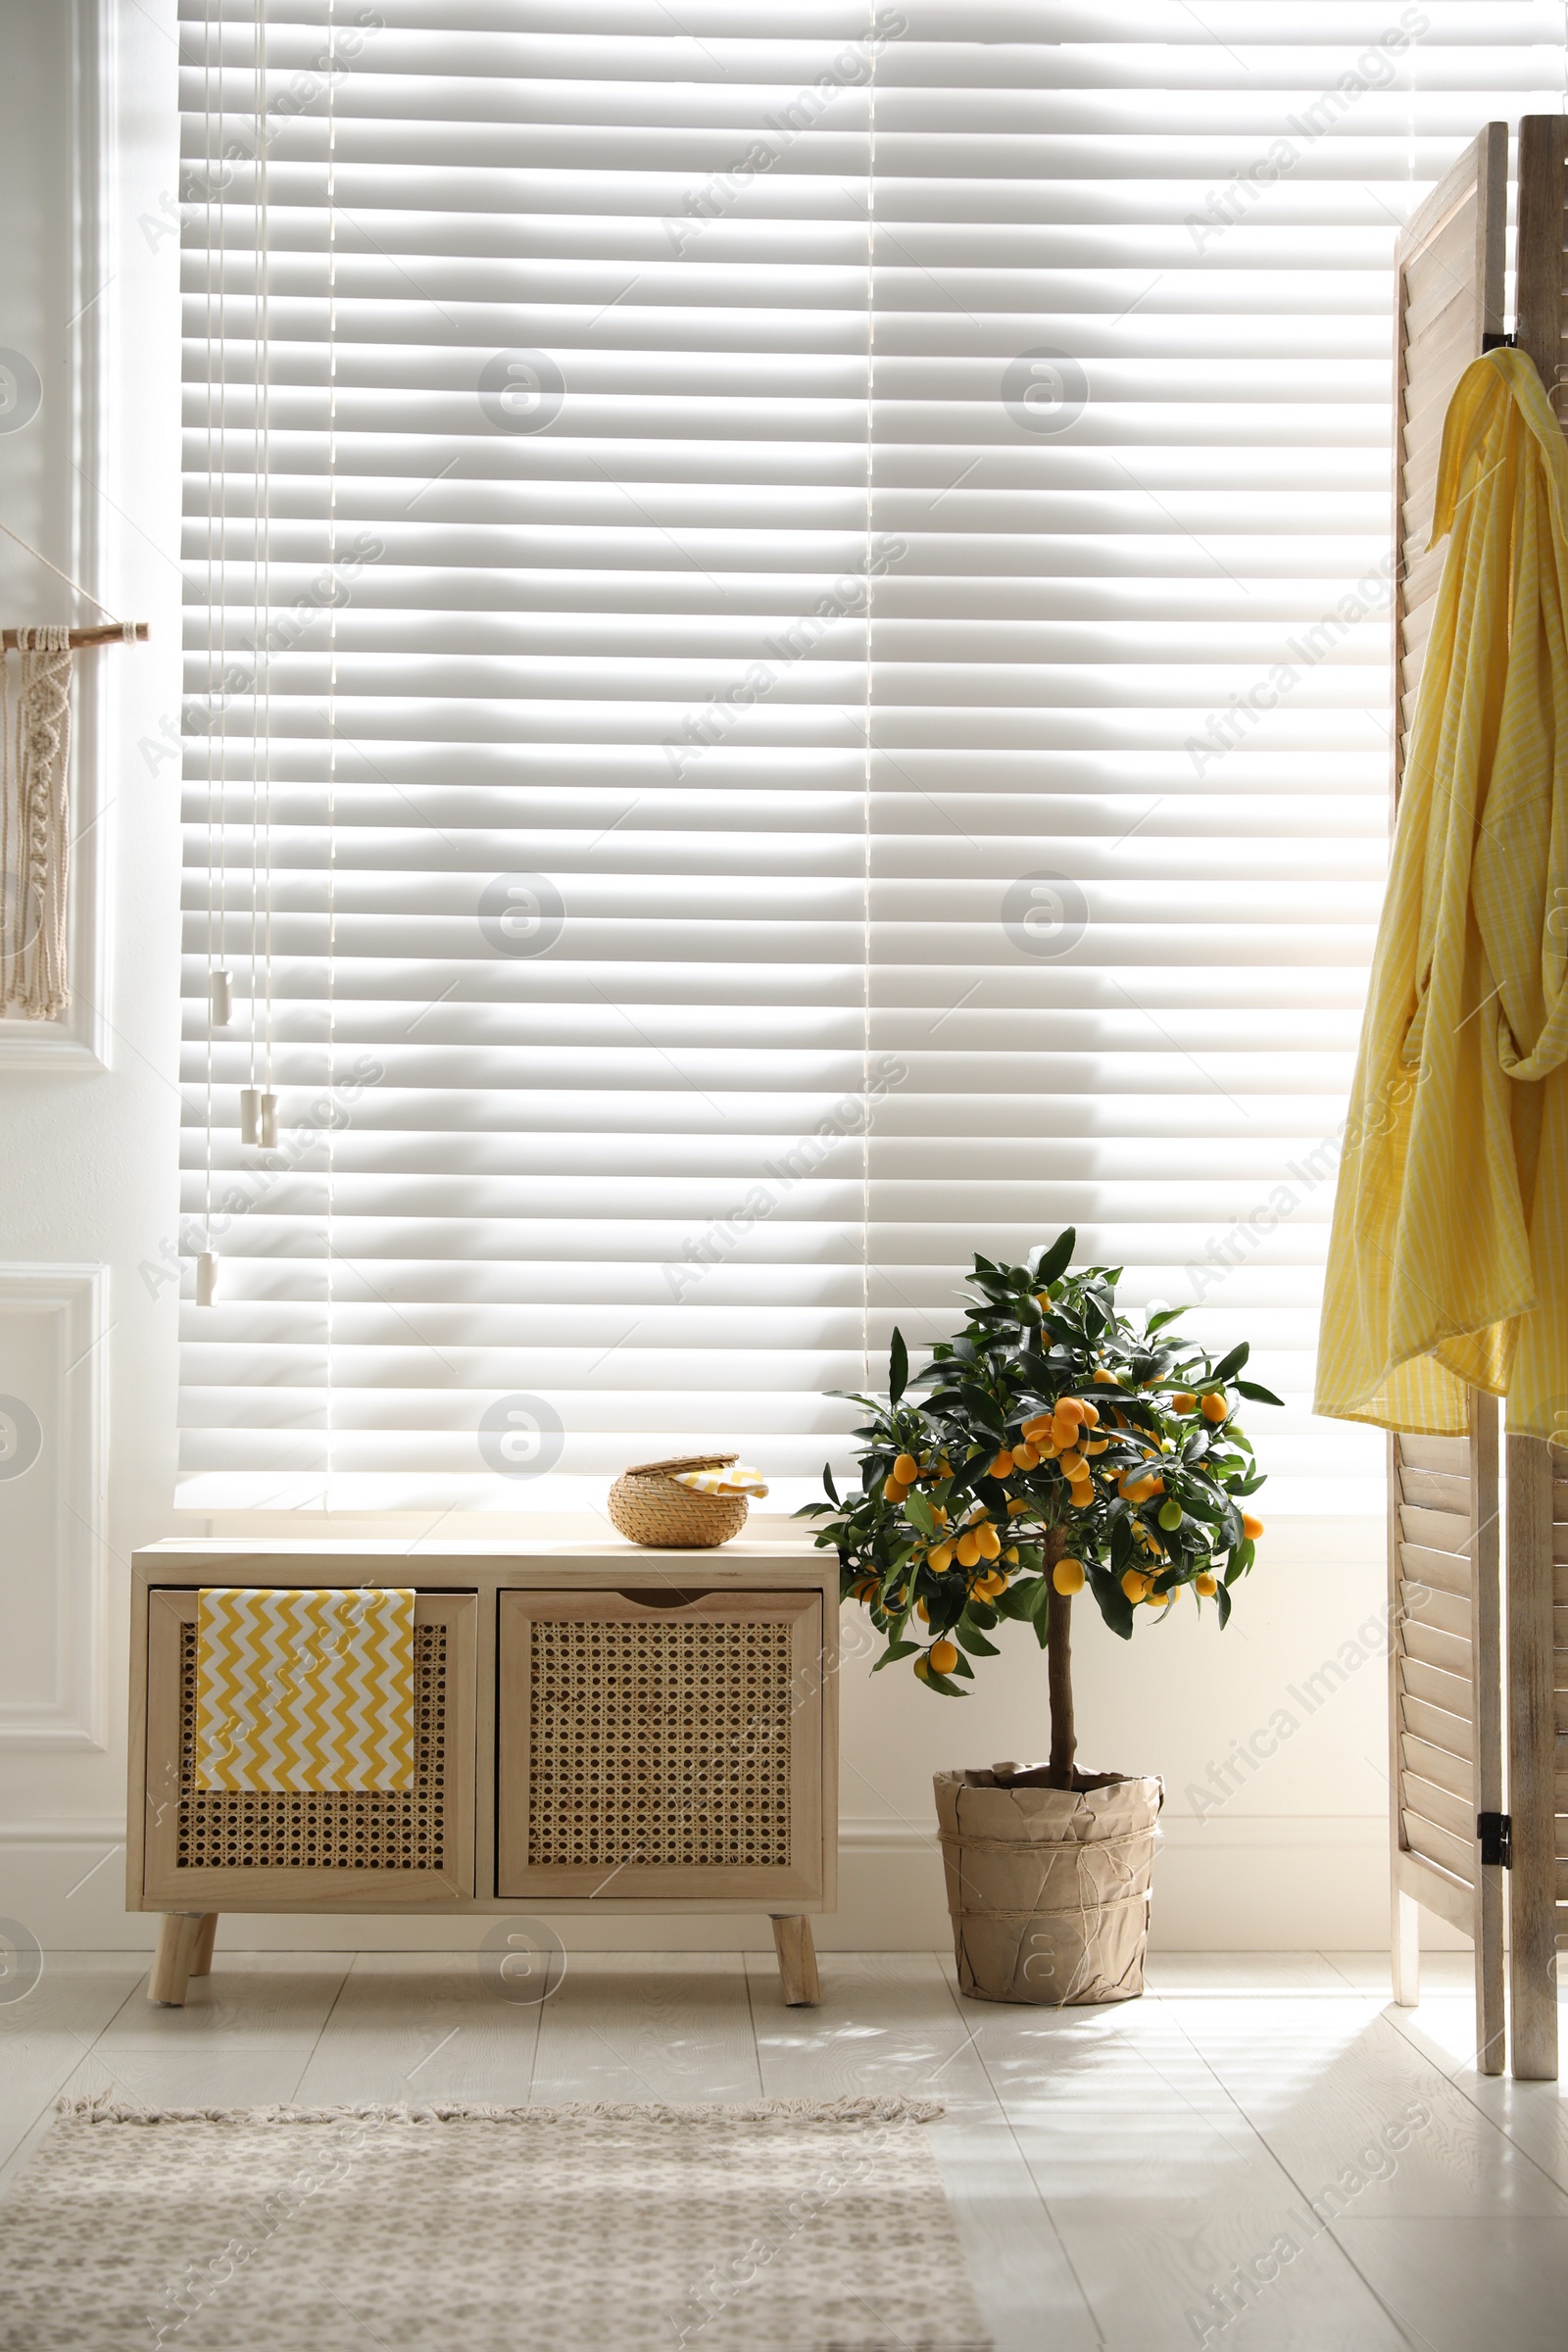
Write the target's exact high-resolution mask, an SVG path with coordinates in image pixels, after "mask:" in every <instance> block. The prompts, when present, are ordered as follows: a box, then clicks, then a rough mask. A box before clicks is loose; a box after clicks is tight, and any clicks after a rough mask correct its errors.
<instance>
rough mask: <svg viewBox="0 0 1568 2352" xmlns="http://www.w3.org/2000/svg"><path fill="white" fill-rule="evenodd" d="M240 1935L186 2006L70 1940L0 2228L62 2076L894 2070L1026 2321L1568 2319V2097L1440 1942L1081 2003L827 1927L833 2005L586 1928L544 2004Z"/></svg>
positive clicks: (1468, 2348)
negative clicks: (1395, 1962)
mask: <svg viewBox="0 0 1568 2352" xmlns="http://www.w3.org/2000/svg"><path fill="white" fill-rule="evenodd" d="M227 1925H228V1923H227V1922H225V1923H224V1926H225V1927H227ZM222 1936H223V1931H222V1930H220V1942H219V1952H218V1962H217V1968H216V1971H215V1974H214V1975H213V1976H212V1977H211V1978H210V1979H209V1980H207V1981H206V1982H205V1983H198V1984H196V1985H192V1987H191V1998H190V2003H189V2005H188V2007H187V2008H186V2009H184V2010H183V2011H180V2010H168V2009H152V2008H150V2007H149V2006H148V2003H147V2000H146V1978H145V1973H144V1972H143V1971H142V1970H141V1969H140V1968H138V1967H137V1965H136V1964H135V1961H134V1959H133V1958H131V1957H126V1956H121V1955H117V1954H108V1953H92V1954H74V1955H73V1954H51V1955H50V1956H49V1958H48V1962H47V1966H46V1969H45V1973H44V1976H43V1978H42V1980H41V1982H40V1983H39V1984H38V1985H36V1986H35V1988H34V1989H33V1991H32V1992H31V1993H29V1994H28V1996H27V1997H26V1998H25V2000H22V2001H18V2002H14V2003H13V2004H11V2005H10V2006H0V2246H3V2221H4V2205H3V2196H4V2190H5V2187H6V2185H7V2184H8V2183H10V2182H11V2181H14V2180H15V2179H16V2178H17V2177H18V2174H19V2172H20V2170H21V2168H22V2167H23V2166H24V2165H25V2163H26V2161H27V2157H28V2154H29V2152H30V2150H31V2149H32V2147H34V2146H35V2145H36V2143H37V2141H38V2139H39V2138H40V2137H41V2136H42V2134H43V2133H44V2132H45V2131H47V2130H48V2127H49V2115H50V2111H51V2109H52V2105H53V2102H54V2100H55V2098H56V2097H57V2096H58V2094H59V2093H60V2092H61V2091H62V2090H69V2091H73V2092H80V2091H95V2090H98V2089H101V2088H114V2089H116V2090H118V2091H120V2092H122V2093H123V2094H125V2095H127V2096H128V2097H130V2098H133V2099H136V2100H140V2101H146V2102H158V2103H164V2104H172V2105H180V2104H187V2103H201V2104H223V2105H243V2104H252V2103H262V2102H267V2101H272V2100H309V2101H312V2102H317V2101H339V2100H341V2101H345V2102H352V2101H360V2100H396V2099H404V2098H417V2097H420V2096H425V2095H429V2094H431V2093H436V2094H440V2095H442V2096H447V2097H456V2098H474V2099H482V2100H500V2101H521V2100H525V2099H538V2100H560V2099H579V2098H586V2099H599V2098H611V2099H744V2098H752V2097H756V2096H757V2095H758V2094H759V2093H763V2094H770V2095H783V2096H799V2095H837V2094H838V2093H841V2092H845V2091H868V2090H884V2089H893V2090H900V2091H906V2092H908V2093H911V2094H914V2095H918V2096H921V2097H927V2096H934V2097H940V2098H942V2099H944V2100H945V2101H946V2102H947V2110H948V2112H947V2115H946V2118H945V2120H944V2121H943V2122H942V2123H940V2124H938V2125H936V2126H934V2127H933V2138H934V2144H935V2147H936V2150H937V2153H938V2157H939V2161H940V2163H941V2165H942V2169H943V2173H944V2176H945V2178H946V2180H947V2183H948V2188H949V2193H950V2195H951V2198H952V2201H953V2205H954V2209H955V2213H956V2218H957V2224H958V2229H959V2233H960V2236H961V2238H962V2241H963V2244H964V2247H965V2250H966V2253H967V2255H968V2259H969V2263H970V2267H971V2270H972V2273H973V2277H974V2282H975V2286H976V2289H977V2291H978V2294H979V2298H980V2304H981V2308H982V2310H983V2311H984V2313H985V2315H986V2319H987V2322H988V2324H989V2326H990V2327H992V2329H993V2330H994V2332H995V2336H996V2342H997V2345H998V2348H999V2352H1025V2348H1026V2347H1027V2348H1028V2352H1035V2348H1036V2347H1039V2348H1040V2352H1045V2348H1047V2347H1049V2348H1050V2352H1081V2348H1085V2347H1088V2346H1092V2345H1106V2346H1110V2347H1114V2348H1115V2352H1123V2348H1125V2352H1165V2348H1166V2347H1170V2348H1171V2352H1175V2348H1176V2347H1179V2346H1191V2345H1193V2344H1197V2343H1200V2342H1205V2341H1206V2342H1207V2343H1210V2344H1219V2345H1223V2346H1225V2347H1227V2352H1230V2348H1231V2347H1237V2348H1238V2352H1251V2348H1254V2347H1263V2346H1268V2347H1274V2346H1292V2347H1297V2346H1299V2347H1301V2352H1385V2348H1389V2352H1392V2348H1393V2347H1396V2346H1399V2345H1414V2346H1419V2347H1422V2348H1423V2352H1428V2348H1429V2352H1477V2347H1485V2352H1564V2347H1565V2346H1568V2098H1564V2097H1563V2096H1562V2095H1560V2091H1559V2086H1558V2085H1557V2084H1555V2083H1534V2084H1514V2083H1510V2082H1506V2081H1502V2082H1496V2081H1494V2082H1484V2081H1482V2080H1481V2079H1479V2078H1478V2077H1477V2075H1476V2073H1475V2071H1474V2067H1473V2064H1472V2062H1471V2060H1472V2046H1473V2043H1472V2030H1471V2001H1470V1995H1469V1987H1468V1965H1469V1964H1468V1959H1467V1957H1462V1956H1455V1957H1447V1956H1445V1957H1443V1958H1437V1959H1432V1958H1429V1960H1428V1963H1427V1969H1426V1976H1425V1982H1424V1998H1423V2001H1422V2005H1421V2007H1420V2009H1419V2010H1416V2011H1400V2010H1397V2009H1394V2008H1392V2007H1391V2006H1389V2003H1388V1972H1387V1964H1386V1962H1385V1961H1383V1960H1382V1959H1380V1958H1377V1957H1362V1956H1359V1955H1347V1954H1344V1953H1338V1954H1332V1955H1329V1954H1312V1953H1307V1954H1301V1955H1263V1956H1250V1955H1242V1956H1228V1957H1226V1956H1221V1957H1212V1958H1211V1957H1199V1956H1175V1957H1166V1958H1164V1959H1162V1960H1155V1961H1152V1963H1151V1970H1150V1976H1151V1989H1150V1993H1149V1996H1148V1997H1147V1998H1146V1999H1144V2000H1142V2001H1137V2002H1130V2003H1127V2004H1125V2005H1123V2006H1121V2007H1118V2008H1112V2009H1075V2010H1068V2011H1065V2012H1054V2011H1050V2010H1043V2009H1022V2008H1018V2009H1014V2008H1003V2007H998V2006H994V2005H991V2004H988V2003H980V2002H967V2001H964V2000H961V1999H960V1998H959V1997H958V1995H957V1992H956V1988H955V1985H954V1983H953V1975H952V1966H951V1962H950V1960H949V1959H948V1958H947V1956H946V1955H937V1954H930V1955H928V1954H925V1953H912V1954H911V1953H901V1954H893V1955H888V1956H875V1955H868V1954H829V1955H827V1956H826V1958H825V1959H824V1961H823V1964H822V1975H823V1993H824V1997H823V2003H822V2006H821V2008H820V2009H817V2010H800V2009H797V2010H786V2009H785V2008H783V2007H782V2005H781V2003H780V1999H779V1992H778V1981H777V1977H776V1975H775V1973H774V1970H773V1966H772V1963H771V1961H770V1960H763V1959H761V1958H759V1957H756V1956H752V1955H747V1956H745V1957H743V1956H742V1955H740V1954H700V1953H670V1954H658V1953H654V1954H647V1955H635V1956H633V1955H627V1954H618V1953H617V1954H606V1953H600V1954H582V1955H578V1956H575V1957H574V1958H573V1959H572V1960H571V1962H570V1964H569V1966H568V1968H567V1970H566V1973H565V1976H564V1980H563V1981H562V1983H561V1985H560V1987H559V1990H557V1991H556V1992H555V1993H554V1994H553V1996H552V1997H551V1998H550V1999H549V2000H548V2001H546V2002H545V2003H544V2004H543V2005H542V2006H540V2007H524V2006H518V2005H514V2004H513V2003H510V2002H508V2001H504V2000H502V1999H501V1998H499V1997H498V1996H497V1994H496V1993H495V1991H494V1990H493V1989H492V1988H491V1985H489V1984H488V1983H487V1982H486V1980H485V1979H484V1978H483V1977H482V1976H481V1974H480V1971H479V1967H478V1964H477V1962H476V1961H475V1959H474V1958H473V1957H471V1956H468V1955H458V1954H451V1953H439V1954H437V1953H430V1954H407V1953H398V1954H388V1953H376V1954H362V1955H361V1956H359V1957H358V1958H351V1957H350V1956H349V1955H345V1954H342V1953H322V1954H300V1953H280V1952H273V1953H253V1954H243V1953H238V1952H236V1951H234V1950H232V1949H225V1948H224V1945H223V1940H222ZM1565 2024H1568V2020H1565ZM1564 2046H1565V2048H1568V2037H1565V2045H1564ZM1330 2189H1333V2190H1335V2191H1336V2193H1335V2194H1334V2195H1333V2196H1330V2197H1327V2198H1325V2195H1324V2193H1323V2192H1324V2191H1325V2190H1330ZM1307 2200H1313V2201H1314V2202H1315V2205H1316V2207H1317V2209H1318V2211H1319V2213H1321V2214H1322V2215H1323V2217H1324V2219H1323V2220H1322V2221H1316V2220H1314V2217H1313V2213H1312V2211H1311V2209H1310V2208H1309V2206H1308V2204H1307V2202H1306V2201H1307ZM1331 2213H1332V2214H1333V2216H1334V2217H1335V2218H1333V2219H1329V2218H1328V2217H1329V2216H1330V2214H1331ZM1287 2240H1289V2241H1290V2243H1291V2247H1292V2249H1293V2250H1291V2251H1289V2252H1287V2248H1286V2244H1285V2242H1284V2241H1287ZM1238 2266H1244V2267H1249V2268H1250V2269H1251V2272H1252V2277H1251V2280H1250V2284H1249V2285H1247V2286H1246V2287H1245V2288H1244V2287H1242V2286H1240V2285H1239V2284H1238ZM0 2275H3V2258H0ZM1216 2297H1218V2298H1219V2299H1218V2300H1216V2299H1215V2298H1216ZM1227 2298H1228V2299H1227ZM0 2307H3V2306H0ZM1227 2313H1229V2314H1230V2315H1231V2316H1230V2317H1228V2318H1227ZM518 2340H519V2343H521V2342H522V2341H524V2340H525V2338H524V2337H522V2336H519V2339H518ZM28 2352H50V2348H49V2347H47V2346H38V2347H29V2348H28ZM606 2352H613V2347H607V2348H606Z"/></svg>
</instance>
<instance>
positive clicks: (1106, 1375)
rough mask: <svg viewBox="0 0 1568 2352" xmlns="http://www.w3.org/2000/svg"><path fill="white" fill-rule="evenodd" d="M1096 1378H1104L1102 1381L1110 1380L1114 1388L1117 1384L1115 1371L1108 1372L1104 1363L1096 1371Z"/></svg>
mask: <svg viewBox="0 0 1568 2352" xmlns="http://www.w3.org/2000/svg"><path fill="white" fill-rule="evenodd" d="M1095 1378H1096V1379H1097V1380H1102V1381H1109V1383H1110V1385H1111V1387H1112V1388H1114V1387H1115V1386H1116V1375H1115V1373H1114V1372H1107V1371H1106V1370H1105V1367H1104V1365H1103V1364H1102V1365H1101V1366H1100V1368H1099V1370H1098V1371H1097V1372H1096V1374H1095Z"/></svg>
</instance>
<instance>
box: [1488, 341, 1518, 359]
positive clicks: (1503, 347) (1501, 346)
mask: <svg viewBox="0 0 1568 2352" xmlns="http://www.w3.org/2000/svg"><path fill="white" fill-rule="evenodd" d="M1515 348H1516V346H1515V344H1514V339H1513V337H1512V335H1483V336H1482V338H1481V356H1482V358H1483V359H1485V358H1486V356H1487V354H1488V352H1489V351H1512V350H1514V349H1515Z"/></svg>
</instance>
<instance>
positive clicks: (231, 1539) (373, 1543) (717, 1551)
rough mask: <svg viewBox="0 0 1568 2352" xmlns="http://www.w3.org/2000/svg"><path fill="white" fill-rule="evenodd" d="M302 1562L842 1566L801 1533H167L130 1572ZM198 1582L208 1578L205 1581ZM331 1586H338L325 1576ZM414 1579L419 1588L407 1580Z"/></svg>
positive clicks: (737, 1572) (683, 1571) (723, 1572)
mask: <svg viewBox="0 0 1568 2352" xmlns="http://www.w3.org/2000/svg"><path fill="white" fill-rule="evenodd" d="M307 1563H311V1564H315V1565H317V1566H319V1568H321V1569H323V1570H326V1571H331V1570H333V1569H336V1570H338V1571H339V1572H340V1573H341V1572H342V1571H345V1570H351V1569H358V1568H373V1569H374V1570H375V1571H376V1572H377V1581H382V1582H384V1581H386V1578H385V1571H386V1570H387V1569H388V1568H390V1567H393V1566H396V1567H399V1568H407V1569H411V1570H415V1571H417V1572H420V1573H425V1574H428V1573H429V1572H431V1571H436V1570H438V1571H441V1572H443V1573H445V1574H447V1575H454V1574H455V1575H460V1576H467V1577H470V1578H472V1577H478V1578H479V1579H481V1580H482V1581H483V1582H485V1583H487V1584H488V1583H490V1582H492V1581H495V1580H496V1578H497V1575H498V1572H501V1573H502V1574H504V1572H505V1571H507V1570H509V1569H510V1570H513V1571H515V1572H523V1573H530V1574H531V1573H537V1572H538V1571H540V1570H551V1571H564V1572H565V1573H568V1574H570V1573H572V1572H578V1573H590V1574H595V1575H603V1574H606V1573H609V1574H612V1575H613V1576H616V1577H621V1578H625V1579H627V1580H628V1581H630V1580H632V1579H635V1580H636V1581H638V1582H639V1583H641V1584H647V1585H652V1584H662V1583H664V1582H674V1583H680V1584H688V1583H690V1582H691V1581H692V1580H693V1579H694V1578H697V1579H704V1580H709V1581H711V1582H713V1583H723V1584H729V1583H732V1582H736V1581H739V1580H742V1579H744V1578H746V1577H748V1576H753V1577H755V1576H757V1575H759V1574H761V1573H767V1572H771V1573H772V1574H774V1575H778V1574H781V1573H784V1574H789V1575H791V1576H794V1577H796V1578H803V1579H805V1580H807V1581H810V1582H818V1581H820V1580H821V1578H822V1577H823V1575H824V1574H825V1573H826V1572H827V1571H829V1570H832V1572H833V1573H834V1575H835V1577H836V1575H837V1568H838V1563H837V1560H836V1559H835V1558H834V1555H833V1554H832V1552H831V1551H827V1550H821V1551H819V1550H817V1549H816V1548H815V1546H814V1545H813V1544H812V1543H811V1540H810V1536H809V1533H808V1532H806V1531H805V1530H802V1531H799V1532H797V1531H795V1530H789V1531H787V1532H783V1531H778V1530H770V1531H769V1532H768V1533H766V1534H763V1533H761V1532H760V1531H759V1532H757V1533H755V1534H754V1533H753V1532H751V1531H750V1530H745V1531H743V1532H742V1533H741V1534H740V1535H738V1536H736V1537H734V1538H732V1540H731V1541H730V1542H729V1543H728V1544H711V1545H707V1546H704V1547H702V1548H700V1549H682V1550H665V1549H663V1548H659V1549H655V1548H653V1547H651V1546H649V1545H645V1544H629V1543H627V1542H626V1541H625V1539H624V1538H622V1537H619V1536H616V1535H613V1534H611V1533H608V1532H606V1531H605V1530H603V1528H597V1529H596V1530H595V1531H594V1532H593V1533H592V1534H584V1535H581V1536H564V1537H563V1536H550V1537H511V1538H508V1539H505V1540H502V1541H497V1540H496V1539H494V1538H477V1537H475V1538H465V1537H458V1538H456V1539H450V1538H449V1539H447V1540H445V1541H442V1540H440V1539H430V1540H426V1541H423V1542H408V1541H400V1540H397V1539H390V1540H389V1539H388V1538H386V1537H368V1536H281V1537H252V1536H206V1537H201V1538H192V1537H189V1536H168V1537H166V1538H165V1539H164V1541H163V1542H162V1543H159V1544H144V1545H143V1546H142V1547H141V1548H140V1549H139V1550H138V1551H136V1552H135V1553H134V1554H133V1566H134V1568H135V1571H136V1573H137V1575H138V1576H139V1577H141V1578H142V1579H143V1580H144V1581H145V1582H146V1583H149V1584H158V1583H162V1582H168V1581H174V1582H178V1581H180V1580H181V1579H182V1578H185V1577H187V1576H190V1575H191V1574H192V1573H193V1572H196V1571H211V1570H212V1569H214V1568H221V1570H222V1571H223V1573H224V1574H225V1575H231V1574H233V1573H234V1572H235V1571H236V1570H245V1569H253V1570H257V1569H259V1570H265V1571H267V1572H268V1573H269V1574H272V1573H275V1572H276V1571H278V1570H279V1569H284V1570H286V1569H288V1568H292V1567H298V1566H303V1565H305V1564H307ZM203 1581H211V1578H210V1576H207V1577H204V1579H203ZM326 1581H327V1582H329V1583H330V1582H334V1581H335V1579H334V1578H333V1577H332V1576H331V1575H330V1574H328V1576H327V1578H326ZM409 1581H410V1582H416V1581H417V1576H415V1577H411V1578H410V1580H409Z"/></svg>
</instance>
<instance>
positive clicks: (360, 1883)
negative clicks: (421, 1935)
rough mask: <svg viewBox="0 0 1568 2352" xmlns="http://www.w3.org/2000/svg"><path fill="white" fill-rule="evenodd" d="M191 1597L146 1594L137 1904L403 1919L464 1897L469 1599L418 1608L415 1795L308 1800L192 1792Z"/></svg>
mask: <svg viewBox="0 0 1568 2352" xmlns="http://www.w3.org/2000/svg"><path fill="white" fill-rule="evenodd" d="M198 1602H199V1595H198V1594H197V1593H194V1592H183V1591H182V1592H174V1591H155V1592H153V1593H149V1595H148V1611H147V1837H146V1863H145V1878H144V1898H145V1900H146V1901H147V1902H149V1903H151V1904H167V1905H169V1906H170V1907H171V1908H178V1909H181V1910H185V1909H188V1910H197V1909H203V1910H211V1911H285V1910H311V1909H316V1908H320V1909H321V1910H327V1911H331V1910H339V1911H341V1910H363V1911H374V1910H390V1909H393V1908H396V1909H398V1910H400V1911H401V1910H407V1909H408V1908H410V1906H411V1905H413V1906H416V1907H417V1906H420V1905H422V1904H423V1903H426V1902H428V1903H430V1904H431V1905H432V1906H439V1905H440V1904H441V1903H443V1902H451V1901H453V1900H454V1899H457V1898H460V1897H464V1896H471V1895H472V1893H473V1884H474V1876H473V1861H474V1845H473V1775H474V1716H473V1702H474V1681H475V1676H474V1637H475V1632H476V1629H477V1624H478V1600H477V1596H476V1595H475V1594H474V1593H419V1594H418V1596H417V1600H416V1602H415V1610H414V1639H415V1652H414V1693H415V1747H416V1771H415V1785H414V1787H413V1789H409V1790H407V1791H395V1792H394V1791H388V1792H386V1793H377V1792H374V1791H368V1792H353V1793H345V1794H338V1793H320V1794H312V1795H298V1794H292V1793H284V1792H282V1791H277V1792H272V1791H261V1792H255V1793H249V1792H247V1793H241V1792H238V1791H232V1790H226V1789H198V1788H197V1787H196V1777H195V1719H196V1612H197V1607H198Z"/></svg>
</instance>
